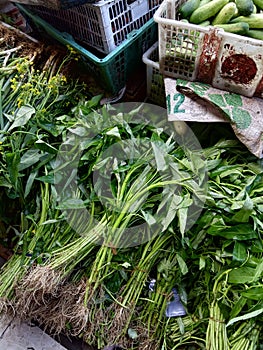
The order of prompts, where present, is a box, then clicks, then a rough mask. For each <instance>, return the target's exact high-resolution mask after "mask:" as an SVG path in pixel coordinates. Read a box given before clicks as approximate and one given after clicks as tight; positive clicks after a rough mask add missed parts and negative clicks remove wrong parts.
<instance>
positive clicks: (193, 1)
mask: <svg viewBox="0 0 263 350" xmlns="http://www.w3.org/2000/svg"><path fill="white" fill-rule="evenodd" d="M262 10H263V0H186V2H185V3H183V4H182V5H181V6H180V7H179V14H180V16H181V19H182V20H183V21H187V22H189V23H194V24H198V25H201V26H208V25H212V26H215V27H219V28H222V29H224V30H225V31H226V32H230V33H234V34H240V35H245V36H248V37H251V38H254V39H259V40H263V13H262Z"/></svg>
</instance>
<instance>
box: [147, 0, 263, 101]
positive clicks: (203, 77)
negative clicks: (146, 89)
mask: <svg viewBox="0 0 263 350" xmlns="http://www.w3.org/2000/svg"><path fill="white" fill-rule="evenodd" d="M185 1H186V0H164V1H163V3H162V4H161V5H160V7H159V8H158V10H157V11H156V12H155V14H154V20H155V21H156V22H157V23H158V32H159V35H158V37H159V62H160V72H161V73H162V74H163V75H165V76H168V77H172V78H181V79H186V80H190V81H200V82H204V83H208V84H211V85H212V86H214V87H216V88H218V89H222V90H226V91H231V92H234V93H238V94H241V95H245V96H249V97H251V96H253V95H256V96H259V97H262V96H263V60H262V57H263V41H262V40H256V39H251V38H248V37H245V36H241V35H237V34H232V33H227V32H224V31H223V30H221V29H216V28H215V27H213V26H208V27H202V26H199V25H195V24H190V23H185V22H182V21H180V20H179V11H178V9H179V7H180V6H181V5H182V4H183V3H184V2H185Z"/></svg>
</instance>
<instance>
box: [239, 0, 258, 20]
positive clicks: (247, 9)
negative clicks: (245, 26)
mask: <svg viewBox="0 0 263 350" xmlns="http://www.w3.org/2000/svg"><path fill="white" fill-rule="evenodd" d="M235 3H236V5H237V9H238V12H239V14H240V16H249V15H251V13H253V10H254V3H253V1H252V0H235Z"/></svg>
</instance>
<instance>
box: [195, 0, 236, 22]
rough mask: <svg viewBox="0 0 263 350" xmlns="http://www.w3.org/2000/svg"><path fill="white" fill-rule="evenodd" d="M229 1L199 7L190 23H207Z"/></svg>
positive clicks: (217, 0) (216, 0) (219, 1)
mask: <svg viewBox="0 0 263 350" xmlns="http://www.w3.org/2000/svg"><path fill="white" fill-rule="evenodd" d="M228 2H229V0H212V1H210V2H209V3H207V4H206V5H203V6H201V7H198V8H197V9H196V10H194V12H193V13H192V14H191V16H190V19H189V21H190V22H191V23H194V24H199V23H201V22H204V21H206V20H207V19H208V18H210V17H213V16H215V15H216V14H217V12H218V11H220V10H221V8H222V7H224V6H225V5H226V4H227V3H228Z"/></svg>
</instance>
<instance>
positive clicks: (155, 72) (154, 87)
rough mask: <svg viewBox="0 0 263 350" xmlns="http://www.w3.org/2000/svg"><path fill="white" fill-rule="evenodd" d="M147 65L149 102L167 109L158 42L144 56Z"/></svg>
mask: <svg viewBox="0 0 263 350" xmlns="http://www.w3.org/2000/svg"><path fill="white" fill-rule="evenodd" d="M142 60H143V62H144V63H145V64H146V77H147V97H148V99H149V101H151V102H152V103H154V104H157V105H158V106H161V107H166V99H165V88H164V80H163V76H162V74H161V73H160V65H159V53H158V42H156V43H154V44H153V45H152V46H151V47H150V48H149V49H148V50H147V51H146V52H145V53H144V54H143V56H142Z"/></svg>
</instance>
